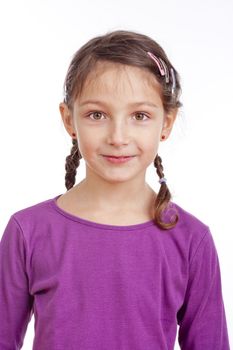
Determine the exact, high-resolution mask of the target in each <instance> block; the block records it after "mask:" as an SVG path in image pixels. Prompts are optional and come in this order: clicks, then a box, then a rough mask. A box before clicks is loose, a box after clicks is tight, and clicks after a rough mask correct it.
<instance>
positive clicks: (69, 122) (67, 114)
mask: <svg viewBox="0 0 233 350" xmlns="http://www.w3.org/2000/svg"><path fill="white" fill-rule="evenodd" d="M59 110H60V114H61V117H62V120H63V124H64V126H65V128H66V131H67V132H68V134H69V135H70V136H71V137H73V135H72V133H76V131H75V128H74V124H73V116H72V112H71V110H70V109H69V107H68V106H67V104H66V103H64V102H62V103H60V104H59Z"/></svg>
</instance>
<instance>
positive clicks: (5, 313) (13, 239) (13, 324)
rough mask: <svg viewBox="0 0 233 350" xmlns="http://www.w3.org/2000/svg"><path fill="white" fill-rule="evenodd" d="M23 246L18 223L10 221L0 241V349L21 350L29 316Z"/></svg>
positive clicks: (29, 308) (28, 295)
mask: <svg viewBox="0 0 233 350" xmlns="http://www.w3.org/2000/svg"><path fill="white" fill-rule="evenodd" d="M25 261H26V247H25V242H24V237H23V233H22V231H21V228H20V226H19V224H18V223H17V221H16V220H15V219H14V218H13V216H12V217H11V218H10V220H9V222H8V224H7V226H6V228H5V231H4V233H3V236H2V238H1V242H0V349H1V350H16V349H21V347H22V345H23V340H24V336H25V333H26V330H27V326H28V323H29V321H30V319H31V317H32V306H33V297H32V296H31V295H30V294H29V291H28V277H27V273H26V268H25V265H26V264H25Z"/></svg>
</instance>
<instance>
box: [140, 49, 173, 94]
mask: <svg viewBox="0 0 233 350" xmlns="http://www.w3.org/2000/svg"><path fill="white" fill-rule="evenodd" d="M147 54H148V55H149V56H150V58H152V60H153V61H154V62H155V63H156V64H157V67H158V68H159V71H160V74H161V75H162V76H165V81H166V83H169V71H168V68H167V65H166V63H165V62H164V61H163V60H162V58H160V57H157V56H155V55H154V54H153V53H151V52H149V51H147ZM170 72H171V80H172V88H171V93H172V95H173V94H174V91H175V88H176V77H175V73H174V69H173V68H170Z"/></svg>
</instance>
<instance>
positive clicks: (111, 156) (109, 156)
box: [103, 154, 135, 159]
mask: <svg viewBox="0 0 233 350" xmlns="http://www.w3.org/2000/svg"><path fill="white" fill-rule="evenodd" d="M103 157H107V158H116V159H119V158H131V157H135V156H123V155H121V156H113V155H105V154H103Z"/></svg>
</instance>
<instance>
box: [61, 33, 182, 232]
mask: <svg viewBox="0 0 233 350" xmlns="http://www.w3.org/2000/svg"><path fill="white" fill-rule="evenodd" d="M148 51H149V52H152V53H153V54H154V55H156V56H157V57H160V58H161V59H162V60H163V61H164V62H165V64H166V65H167V67H168V70H169V71H170V69H171V68H172V69H173V72H174V76H175V80H176V86H175V89H174V91H173V93H172V81H171V79H170V81H169V83H167V82H165V78H164V77H163V76H161V75H160V71H159V68H158V66H157V65H156V64H155V62H154V61H153V60H152V59H151V58H150V57H149V56H148V54H147V52H148ZM104 61H105V62H106V61H108V62H112V63H118V64H119V63H120V64H123V65H129V66H134V67H139V68H142V69H146V70H148V71H149V72H151V73H152V74H153V75H154V76H155V77H156V80H157V81H158V83H159V85H160V87H161V95H162V96H161V98H162V103H163V108H164V111H165V113H169V112H172V111H173V110H175V109H178V108H180V107H182V103H181V102H180V100H179V97H180V95H181V85H180V76H179V74H178V72H177V71H176V69H175V68H174V66H172V64H171V62H170V61H169V59H168V57H167V55H166V53H165V51H164V50H163V49H162V47H161V46H160V45H159V44H158V43H157V42H156V41H154V40H153V39H151V38H150V37H148V36H146V35H144V34H141V33H137V32H132V31H124V30H116V31H113V32H109V33H107V34H105V35H102V36H98V37H95V38H93V39H91V40H89V41H88V42H87V43H86V44H85V45H83V46H82V47H81V48H80V49H79V50H78V51H77V52H76V53H75V54H74V56H73V58H72V61H71V63H70V65H69V68H68V71H67V74H66V78H65V82H64V102H65V103H66V104H67V106H68V108H69V109H70V110H72V109H73V103H74V101H75V100H76V98H78V97H79V96H80V95H81V93H82V91H83V87H84V84H85V83H86V81H87V78H88V76H89V74H90V73H91V72H93V71H94V69H95V66H96V64H97V63H98V62H103V63H104ZM72 143H73V146H72V148H71V154H70V155H69V156H67V157H66V164H65V169H66V175H65V186H66V188H67V190H69V189H70V188H72V187H73V186H74V184H75V176H76V169H77V167H78V166H79V165H80V159H81V158H82V155H81V153H80V151H79V148H78V142H77V140H76V139H72ZM154 166H155V167H156V171H157V174H158V176H159V178H160V179H161V178H162V177H164V173H163V166H162V159H161V157H160V156H159V155H158V154H157V155H156V157H155V160H154ZM171 198H172V196H171V193H170V191H169V188H168V186H167V184H166V182H162V183H161V185H160V189H159V192H158V194H157V196H156V200H155V203H154V221H155V224H156V225H158V226H159V227H160V228H162V229H165V230H167V229H170V228H173V227H174V226H175V225H176V223H177V222H178V219H179V218H178V215H177V214H176V215H175V217H174V220H173V221H171V220H170V223H167V222H164V221H163V219H162V215H163V213H164V212H165V210H166V209H168V208H169V207H170V204H171V202H170V201H171Z"/></svg>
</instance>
